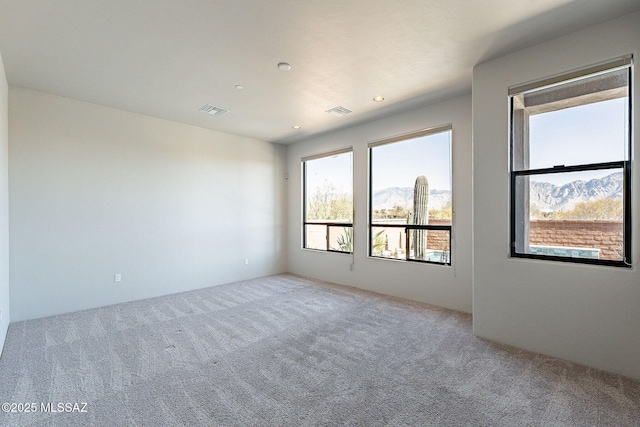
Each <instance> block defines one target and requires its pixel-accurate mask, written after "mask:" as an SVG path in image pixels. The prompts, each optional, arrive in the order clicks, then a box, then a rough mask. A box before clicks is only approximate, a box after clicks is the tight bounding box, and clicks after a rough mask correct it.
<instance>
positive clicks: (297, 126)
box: [291, 125, 302, 130]
mask: <svg viewBox="0 0 640 427" xmlns="http://www.w3.org/2000/svg"><path fill="white" fill-rule="evenodd" d="M291 127H292V128H294V129H296V130H297V129H302V126H300V125H293V126H291Z"/></svg>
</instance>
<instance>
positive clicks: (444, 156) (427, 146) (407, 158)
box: [371, 132, 451, 191]
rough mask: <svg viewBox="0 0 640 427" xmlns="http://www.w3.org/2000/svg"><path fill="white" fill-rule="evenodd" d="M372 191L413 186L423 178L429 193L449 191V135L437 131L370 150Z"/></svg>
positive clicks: (449, 133)
mask: <svg viewBox="0 0 640 427" xmlns="http://www.w3.org/2000/svg"><path fill="white" fill-rule="evenodd" d="M371 155H372V156H373V171H374V175H373V190H374V191H376V190H382V189H384V188H388V187H413V186H414V184H415V182H416V178H417V177H418V176H420V175H424V176H426V177H427V179H428V180H429V189H430V190H451V132H440V133H437V134H433V135H428V136H423V137H420V138H414V139H409V140H406V141H401V142H396V143H392V144H387V145H381V146H378V147H374V148H373V149H372V154H371Z"/></svg>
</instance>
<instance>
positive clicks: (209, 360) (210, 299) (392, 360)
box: [0, 275, 640, 426]
mask: <svg viewBox="0 0 640 427" xmlns="http://www.w3.org/2000/svg"><path fill="white" fill-rule="evenodd" d="M0 381H1V382H0V401H1V402H16V403H22V404H24V403H29V404H30V403H35V404H36V406H37V408H36V409H37V411H36V412H32V413H1V414H0V425H2V426H58V425H59V426H73V425H78V426H87V425H96V426H125V425H140V426H163V425H179V426H181V425H185V426H332V425H348V426H404V425H406V426H440V425H442V426H527V425H535V426H547V425H549V426H555V425H558V426H563V425H576V426H594V425H601V426H631V425H640V382H637V381H633V380H630V379H627V378H623V377H620V376H616V375H612V374H608V373H605V372H602V371H597V370H593V369H589V368H586V367H584V366H579V365H576V364H573V363H568V362H564V361H560V360H557V359H553V358H550V357H545V356H541V355H537V354H534V353H530V352H526V351H522V350H518V349H514V348H511V347H507V346H502V345H497V344H495V343H491V342H488V341H484V340H480V339H478V338H475V337H474V336H473V335H472V333H471V316H470V315H468V314H463V313H458V312H454V311H450V310H445V309H440V308H436V307H432V306H428V305H424V304H419V303H414V302H408V301H404V300H399V299H394V298H390V297H385V296H381V295H378V294H373V293H368V292H363V291H358V290H354V289H350V288H346V287H342V286H337V285H333V284H329V283H324V282H320V281H315V280H311V279H305V278H301V277H297V276H293V275H278V276H273V277H268V278H264V279H257V280H250V281H245V282H239V283H233V284H229V285H224V286H218V287H213V288H208V289H202V290H197V291H191V292H186V293H181V294H176V295H169V296H165V297H160V298H154V299H149V300H145V301H137V302H132V303H125V304H119V305H114V306H109V307H103V308H99V309H93V310H87V311H82V312H77V313H71V314H65V315H60V316H54V317H49V318H45V319H38V320H31V321H26V322H18V323H14V324H11V326H10V328H9V333H8V337H7V341H6V344H5V349H4V353H3V355H2V358H1V359H0ZM41 403H45V404H47V403H51V404H52V406H51V407H52V408H53V409H56V410H58V409H60V408H59V407H58V406H57V405H58V403H71V404H73V403H86V404H87V405H86V408H84V409H86V412H82V413H78V412H69V413H67V412H57V413H52V412H49V413H43V412H42V411H41V409H42V408H41V406H40V404H41ZM16 409H18V408H17V407H16ZM62 409H65V407H64V405H63V406H62ZM66 409H71V410H78V409H83V408H82V406H79V407H76V408H74V407H73V406H67V407H66Z"/></svg>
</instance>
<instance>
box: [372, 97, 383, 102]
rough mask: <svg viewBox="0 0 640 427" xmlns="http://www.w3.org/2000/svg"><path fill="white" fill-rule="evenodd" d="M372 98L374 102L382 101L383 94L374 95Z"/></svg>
mask: <svg viewBox="0 0 640 427" xmlns="http://www.w3.org/2000/svg"><path fill="white" fill-rule="evenodd" d="M373 100H374V101H376V102H382V101H384V96H376V97H375V98H373Z"/></svg>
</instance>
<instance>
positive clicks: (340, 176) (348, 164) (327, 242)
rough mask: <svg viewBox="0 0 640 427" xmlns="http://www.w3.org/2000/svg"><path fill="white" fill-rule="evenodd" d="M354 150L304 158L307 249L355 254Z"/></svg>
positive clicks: (305, 243) (304, 231) (304, 238)
mask: <svg viewBox="0 0 640 427" xmlns="http://www.w3.org/2000/svg"><path fill="white" fill-rule="evenodd" d="M352 162H353V159H352V151H351V149H348V150H341V151H336V152H332V153H329V154H323V155H321V156H313V157H307V158H304V159H302V175H303V200H304V201H303V218H304V224H303V233H302V234H303V242H302V247H303V248H305V249H316V250H322V251H332V252H346V253H351V252H353V183H352Z"/></svg>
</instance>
